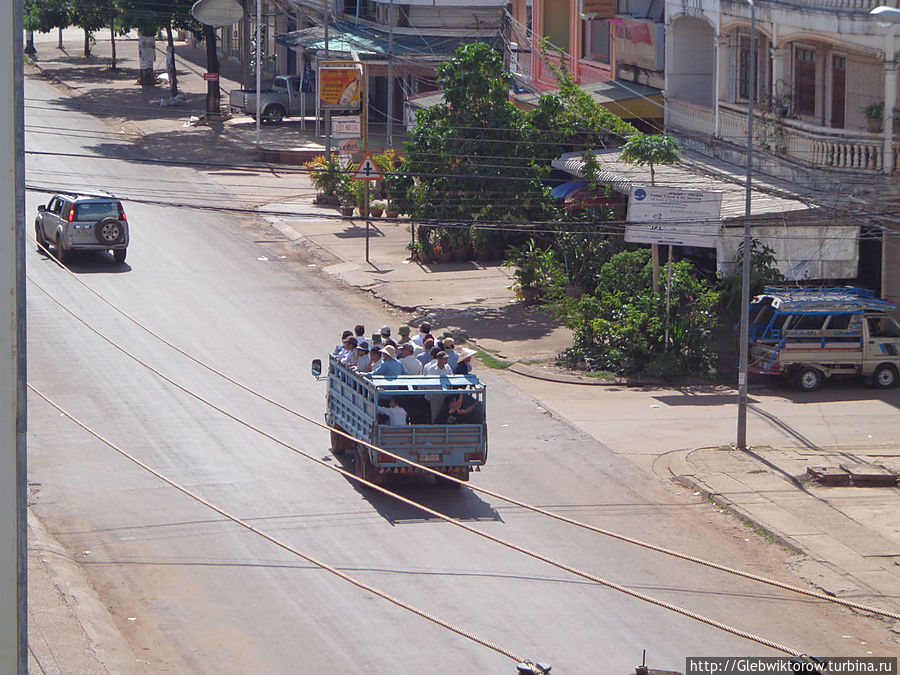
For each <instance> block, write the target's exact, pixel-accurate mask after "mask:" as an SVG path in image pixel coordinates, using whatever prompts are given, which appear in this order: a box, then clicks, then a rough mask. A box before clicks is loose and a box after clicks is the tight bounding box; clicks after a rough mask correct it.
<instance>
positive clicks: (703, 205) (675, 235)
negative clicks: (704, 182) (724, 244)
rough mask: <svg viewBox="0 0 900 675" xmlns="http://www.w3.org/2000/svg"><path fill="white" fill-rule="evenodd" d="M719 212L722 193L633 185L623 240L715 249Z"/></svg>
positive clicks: (719, 218) (719, 223) (720, 211)
mask: <svg viewBox="0 0 900 675" xmlns="http://www.w3.org/2000/svg"><path fill="white" fill-rule="evenodd" d="M721 213H722V193H721V192H709V191H706V190H681V189H678V188H668V187H635V188H634V189H633V190H632V191H631V198H630V199H629V200H628V219H627V220H628V223H629V224H628V225H626V226H625V241H627V242H631V243H635V244H670V245H672V246H698V247H703V248H716V239H717V237H718V235H719V228H720V226H721ZM633 223H645V224H643V225H635V224H633Z"/></svg>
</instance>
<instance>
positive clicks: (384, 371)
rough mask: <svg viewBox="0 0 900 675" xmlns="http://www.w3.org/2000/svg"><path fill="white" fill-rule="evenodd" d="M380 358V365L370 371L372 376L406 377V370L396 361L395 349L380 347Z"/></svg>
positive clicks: (392, 347)
mask: <svg viewBox="0 0 900 675" xmlns="http://www.w3.org/2000/svg"><path fill="white" fill-rule="evenodd" d="M381 356H382V359H381V365H379V366H378V367H377V368H375V369H374V370H373V371H372V375H384V376H387V377H396V376H397V375H406V368H404V366H403V364H402V363H400V362H399V361H398V360H397V349H396V347H394V346H392V345H386V346H384V347H382V348H381Z"/></svg>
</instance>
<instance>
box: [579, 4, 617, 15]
mask: <svg viewBox="0 0 900 675" xmlns="http://www.w3.org/2000/svg"><path fill="white" fill-rule="evenodd" d="M615 14H616V0H581V16H582V17H583V18H587V15H589V16H590V18H592V19H611V18H613V17H614V16H615Z"/></svg>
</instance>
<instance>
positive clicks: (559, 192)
mask: <svg viewBox="0 0 900 675" xmlns="http://www.w3.org/2000/svg"><path fill="white" fill-rule="evenodd" d="M585 187H587V181H583V180H570V181H569V182H568V183H562V184H560V185H557V186H556V187H555V188H553V189H552V190H551V191H550V192H551V193H552V194H553V196H554V197H556V198H557V199H564V198H565V197H568V196H569V195H570V194H571V193H573V192H575V191H576V190H580V189H581V188H585Z"/></svg>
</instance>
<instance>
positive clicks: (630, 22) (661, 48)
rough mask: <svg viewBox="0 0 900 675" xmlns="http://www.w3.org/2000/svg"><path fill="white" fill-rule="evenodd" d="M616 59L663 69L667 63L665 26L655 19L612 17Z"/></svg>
mask: <svg viewBox="0 0 900 675" xmlns="http://www.w3.org/2000/svg"><path fill="white" fill-rule="evenodd" d="M609 25H610V28H611V29H612V35H613V40H614V41H615V50H616V61H617V62H620V63H627V64H630V65H632V66H638V67H640V68H647V69H648V70H662V69H663V64H664V63H665V39H664V34H665V32H664V31H665V26H664V24H661V23H654V22H653V21H638V20H637V19H611V20H610V22H609Z"/></svg>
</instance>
